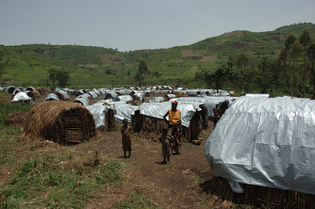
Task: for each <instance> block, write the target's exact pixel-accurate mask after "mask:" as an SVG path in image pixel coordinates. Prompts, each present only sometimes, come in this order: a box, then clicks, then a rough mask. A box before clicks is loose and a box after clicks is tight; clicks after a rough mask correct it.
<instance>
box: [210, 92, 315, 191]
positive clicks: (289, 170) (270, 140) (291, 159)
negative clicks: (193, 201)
mask: <svg viewBox="0 0 315 209" xmlns="http://www.w3.org/2000/svg"><path fill="white" fill-rule="evenodd" d="M205 155H206V158H207V160H208V162H209V164H210V167H211V168H212V170H213V172H214V174H215V175H216V176H221V177H224V178H226V179H228V180H230V182H239V183H244V184H252V185H259V186H265V187H272V188H278V189H285V190H293V191H298V192H303V193H308V194H312V195H315V189H314V188H315V101H313V100H310V99H288V98H272V99H271V98H263V97H252V98H241V99H238V100H237V101H235V102H234V103H233V104H232V105H231V106H230V107H229V108H228V109H227V110H226V111H225V113H224V114H223V116H222V118H221V119H220V121H219V122H218V123H217V126H216V128H215V129H214V131H213V132H212V134H211V136H210V137H209V138H208V140H207V142H206V145H205Z"/></svg>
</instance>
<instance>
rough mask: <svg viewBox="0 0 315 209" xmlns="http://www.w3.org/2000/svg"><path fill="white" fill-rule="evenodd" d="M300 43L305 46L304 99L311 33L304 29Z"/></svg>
mask: <svg viewBox="0 0 315 209" xmlns="http://www.w3.org/2000/svg"><path fill="white" fill-rule="evenodd" d="M299 41H300V43H301V44H302V45H303V79H302V85H303V97H304V95H305V80H306V53H307V52H306V51H307V47H308V46H309V45H310V43H311V36H310V32H309V30H308V29H307V28H304V29H303V31H302V34H301V36H300V38H299Z"/></svg>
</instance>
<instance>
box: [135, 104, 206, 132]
mask: <svg viewBox="0 0 315 209" xmlns="http://www.w3.org/2000/svg"><path fill="white" fill-rule="evenodd" d="M172 101H173V100H171V101H167V102H160V103H142V104H141V105H140V106H139V109H140V114H142V115H146V116H149V117H155V118H159V119H163V116H164V115H165V113H166V112H167V111H168V110H170V109H171V108H172V105H171V102H172ZM177 109H179V110H180V111H181V121H182V126H185V127H189V123H190V120H191V118H192V117H193V115H194V114H195V112H196V111H200V110H201V109H200V107H198V105H195V104H184V103H183V102H178V106H177Z"/></svg>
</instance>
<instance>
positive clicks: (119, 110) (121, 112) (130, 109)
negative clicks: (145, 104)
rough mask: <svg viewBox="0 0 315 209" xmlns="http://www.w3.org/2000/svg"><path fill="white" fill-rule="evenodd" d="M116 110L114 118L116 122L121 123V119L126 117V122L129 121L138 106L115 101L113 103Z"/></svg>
mask: <svg viewBox="0 0 315 209" xmlns="http://www.w3.org/2000/svg"><path fill="white" fill-rule="evenodd" d="M113 106H114V109H115V110H116V114H115V116H114V117H115V120H116V122H117V123H122V121H123V120H124V119H125V118H126V119H128V122H131V118H132V117H131V116H132V115H134V113H135V111H136V110H137V109H138V108H139V106H134V105H129V104H126V103H125V104H122V103H116V104H114V105H113Z"/></svg>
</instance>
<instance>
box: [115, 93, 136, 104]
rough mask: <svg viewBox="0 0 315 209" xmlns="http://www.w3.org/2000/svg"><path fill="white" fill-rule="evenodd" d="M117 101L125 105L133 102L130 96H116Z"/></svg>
mask: <svg viewBox="0 0 315 209" xmlns="http://www.w3.org/2000/svg"><path fill="white" fill-rule="evenodd" d="M117 100H118V101H122V102H126V103H131V102H132V101H133V99H132V97H131V96H130V95H121V96H118V99H117Z"/></svg>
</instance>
